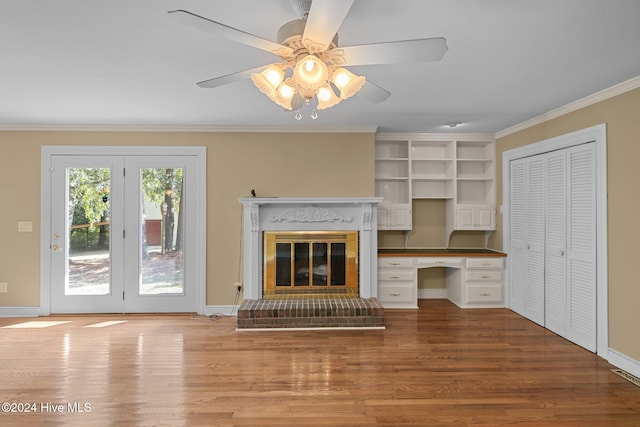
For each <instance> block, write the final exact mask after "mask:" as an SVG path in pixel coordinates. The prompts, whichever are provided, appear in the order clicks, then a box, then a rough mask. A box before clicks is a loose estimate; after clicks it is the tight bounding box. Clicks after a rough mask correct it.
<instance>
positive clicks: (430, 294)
mask: <svg viewBox="0 0 640 427" xmlns="http://www.w3.org/2000/svg"><path fill="white" fill-rule="evenodd" d="M418 299H447V288H441V289H420V288H418Z"/></svg>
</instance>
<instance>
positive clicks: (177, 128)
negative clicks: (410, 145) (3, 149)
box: [0, 124, 378, 134]
mask: <svg viewBox="0 0 640 427" xmlns="http://www.w3.org/2000/svg"><path fill="white" fill-rule="evenodd" d="M377 130H378V127H377V126H348V127H347V126H333V127H331V126H330V127H305V126H300V127H284V126H283V127H277V126H273V127H269V126H216V125H162V124H158V125H154V124H148V125H118V124H113V125H80V124H59V125H56V124H48V125H44V124H16V125H0V131H25V132H29V131H37V132H203V133H225V132H228V133H372V134H375V133H376V131H377Z"/></svg>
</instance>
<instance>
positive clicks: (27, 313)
mask: <svg viewBox="0 0 640 427" xmlns="http://www.w3.org/2000/svg"><path fill="white" fill-rule="evenodd" d="M38 316H40V307H0V317H38Z"/></svg>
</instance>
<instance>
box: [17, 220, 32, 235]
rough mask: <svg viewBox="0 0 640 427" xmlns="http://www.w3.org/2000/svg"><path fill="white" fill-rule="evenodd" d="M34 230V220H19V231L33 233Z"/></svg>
mask: <svg viewBox="0 0 640 427" xmlns="http://www.w3.org/2000/svg"><path fill="white" fill-rule="evenodd" d="M32 231H33V222H31V221H18V233H31V232H32Z"/></svg>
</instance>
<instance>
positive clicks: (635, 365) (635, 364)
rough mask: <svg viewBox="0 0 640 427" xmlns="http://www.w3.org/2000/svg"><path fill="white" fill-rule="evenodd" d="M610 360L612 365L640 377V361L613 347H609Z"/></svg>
mask: <svg viewBox="0 0 640 427" xmlns="http://www.w3.org/2000/svg"><path fill="white" fill-rule="evenodd" d="M608 361H609V363H611V364H612V365H614V366H616V367H618V368H620V369H624V370H625V371H627V372H629V373H630V374H632V375H635V376H636V377H640V361H638V360H635V359H632V358H631V357H629V356H627V355H625V354H623V353H620V352H619V351H616V350H613V349H609V357H608Z"/></svg>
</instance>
